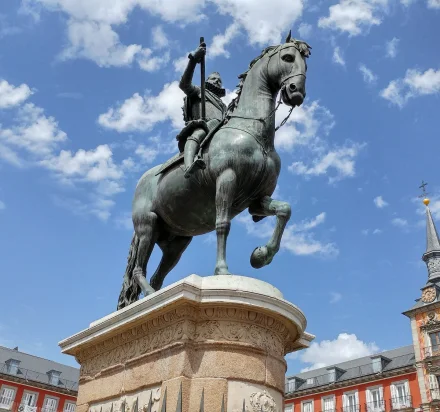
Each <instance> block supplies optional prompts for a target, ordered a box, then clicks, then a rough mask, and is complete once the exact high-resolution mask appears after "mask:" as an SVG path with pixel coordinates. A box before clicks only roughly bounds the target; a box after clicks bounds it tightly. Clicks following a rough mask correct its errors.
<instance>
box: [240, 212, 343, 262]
mask: <svg viewBox="0 0 440 412" xmlns="http://www.w3.org/2000/svg"><path fill="white" fill-rule="evenodd" d="M325 218H326V214H325V213H320V214H319V215H317V216H316V217H315V218H313V219H312V220H305V221H303V222H300V223H297V224H291V225H288V226H287V227H286V229H285V231H284V234H283V238H282V240H281V248H282V249H285V250H288V251H289V252H291V253H292V254H294V255H298V256H307V255H318V256H322V257H335V256H337V255H338V254H339V250H338V248H337V246H336V245H335V244H334V243H323V242H320V241H318V240H316V239H315V235H314V233H313V232H311V229H314V228H316V227H317V226H318V225H321V224H322V223H324V221H325ZM237 220H238V221H239V222H240V223H242V224H244V225H245V226H246V230H247V232H248V233H249V234H251V235H254V236H256V237H259V238H265V239H269V237H270V236H271V235H272V233H273V231H274V225H273V219H265V220H264V221H263V222H259V223H254V222H253V221H252V218H251V216H250V215H247V214H242V215H240V216H238V217H237Z"/></svg>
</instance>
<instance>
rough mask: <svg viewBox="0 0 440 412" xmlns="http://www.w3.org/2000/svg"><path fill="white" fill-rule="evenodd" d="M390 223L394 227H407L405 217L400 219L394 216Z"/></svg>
mask: <svg viewBox="0 0 440 412" xmlns="http://www.w3.org/2000/svg"><path fill="white" fill-rule="evenodd" d="M391 223H392V224H393V225H394V226H396V227H401V228H405V227H408V221H407V220H406V219H401V218H400V217H396V218H394V219H393V220H392V221H391Z"/></svg>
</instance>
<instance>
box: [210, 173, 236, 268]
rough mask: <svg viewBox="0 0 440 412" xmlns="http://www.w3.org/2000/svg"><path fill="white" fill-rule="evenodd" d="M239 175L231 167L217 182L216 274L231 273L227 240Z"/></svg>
mask: <svg viewBox="0 0 440 412" xmlns="http://www.w3.org/2000/svg"><path fill="white" fill-rule="evenodd" d="M236 185H237V176H236V175H235V172H234V171H233V170H231V169H227V170H225V171H224V172H223V173H222V174H221V175H220V176H219V177H218V178H217V182H216V194H215V207H216V219H215V230H216V232H217V263H216V265H215V272H214V274H215V275H230V273H229V270H228V265H227V263H226V241H227V239H228V235H229V231H230V229H231V208H232V202H233V201H234V195H235V188H236Z"/></svg>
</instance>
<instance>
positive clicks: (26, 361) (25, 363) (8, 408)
mask: <svg viewBox="0 0 440 412" xmlns="http://www.w3.org/2000/svg"><path fill="white" fill-rule="evenodd" d="M78 379H79V369H77V368H73V367H70V366H66V365H62V364H60V363H57V362H52V361H50V360H47V359H43V358H39V357H37V356H32V355H29V354H27V353H24V352H20V351H18V348H16V349H9V348H5V347H1V346H0V412H75V405H76V397H77V394H78Z"/></svg>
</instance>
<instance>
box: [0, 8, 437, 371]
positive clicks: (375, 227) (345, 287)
mask: <svg viewBox="0 0 440 412" xmlns="http://www.w3.org/2000/svg"><path fill="white" fill-rule="evenodd" d="M110 3H111V4H110ZM439 17H440V3H439V0H428V1H426V0H402V1H400V2H399V1H392V0H341V1H340V2H339V3H337V2H334V0H332V1H330V2H325V1H321V2H307V3H306V2H303V1H302V0H273V1H271V2H260V1H258V0H210V1H203V0H190V1H188V0H173V1H163V2H154V1H151V0H113V1H112V2H108V0H22V1H21V2H19V1H17V0H16V1H12V0H4V1H2V2H1V3H0V44H1V47H0V251H1V253H0V256H1V258H0V277H1V280H2V288H1V291H2V310H1V316H0V344H3V345H6V346H19V348H20V349H22V350H24V351H28V352H31V353H35V354H37V355H39V356H44V357H48V358H51V359H54V360H57V361H61V362H65V363H68V364H71V365H74V364H75V361H74V360H73V359H71V358H69V357H67V356H64V355H61V354H60V352H59V349H58V346H57V342H58V341H59V340H61V339H63V338H65V337H67V336H69V335H72V334H73V333H75V332H77V331H79V330H80V329H83V328H85V327H87V325H88V324H89V323H90V322H91V321H93V320H95V319H97V318H100V317H102V316H104V315H106V314H108V313H109V312H111V311H113V310H114V309H115V307H116V303H117V297H118V294H119V290H120V286H121V280H122V275H123V273H124V270H125V264H126V257H127V253H128V248H129V244H130V240H131V235H132V228H131V223H130V207H131V199H132V195H133V191H134V187H135V185H136V182H137V179H138V178H139V177H140V176H141V174H142V173H143V171H144V170H146V169H148V168H150V167H152V166H153V165H156V164H158V163H162V162H163V161H165V160H166V159H167V158H169V157H170V156H171V155H172V154H173V153H175V151H176V150H177V146H176V144H175V140H174V136H175V135H176V131H177V130H178V129H179V127H181V125H182V117H181V116H182V112H181V105H182V94H181V92H180V90H179V89H178V87H177V83H176V81H178V79H179V78H180V75H181V73H182V70H183V68H184V65H185V61H186V55H187V53H188V51H190V50H192V49H194V48H195V47H196V46H197V43H198V39H199V37H200V36H204V37H205V39H206V41H207V43H208V55H207V70H208V71H210V70H216V71H219V72H220V73H221V74H222V77H223V81H224V85H225V87H226V88H227V90H228V93H227V96H226V99H230V98H231V97H232V96H233V90H234V88H235V85H236V84H237V82H238V80H237V75H238V74H240V73H242V72H243V71H244V70H245V69H246V68H247V66H248V64H249V62H250V61H251V60H252V59H253V58H254V57H256V56H257V55H259V53H260V51H261V49H262V48H264V47H266V46H268V45H273V44H278V43H279V42H280V41H281V39H282V38H284V36H285V35H286V34H287V32H288V30H289V29H292V32H293V36H294V37H296V38H301V39H303V40H306V41H307V42H308V43H310V44H311V45H312V47H313V49H312V56H311V58H310V59H309V61H308V67H309V69H308V80H307V81H308V83H307V99H306V102H305V103H304V105H303V106H302V107H300V108H297V109H295V110H294V112H293V114H292V116H291V119H290V120H289V122H288V123H287V124H286V126H284V128H282V129H280V131H279V132H278V133H277V137H276V145H277V148H278V151H279V153H280V156H281V159H282V172H281V176H280V179H279V182H278V183H279V184H278V188H277V190H276V196H277V198H279V199H282V200H286V201H289V202H290V203H291V204H292V210H293V213H292V218H291V222H290V224H289V226H288V228H287V230H286V235H285V237H284V241H283V245H282V250H281V251H280V253H279V254H278V255H277V256H276V258H275V259H274V261H273V262H272V264H271V265H270V266H268V267H265V268H263V269H260V270H254V269H252V268H251V267H250V265H249V256H250V253H251V251H252V250H253V249H254V248H255V247H256V246H257V245H260V244H263V242H265V241H266V239H267V237H268V233H269V232H270V229H271V224H272V221H270V220H266V221H263V222H260V223H259V224H254V223H251V222H250V220H249V217H248V216H247V215H246V214H245V213H244V214H243V215H241V216H239V217H238V218H237V219H236V220H235V221H234V222H233V227H232V231H231V235H230V240H229V245H228V246H229V247H228V254H229V256H228V258H229V265H230V270H231V271H232V272H234V273H236V274H241V275H245V276H253V277H257V278H259V279H262V280H266V281H269V282H271V283H272V284H274V285H275V286H276V287H278V288H280V289H281V290H282V291H283V293H284V295H285V297H286V299H288V300H290V301H292V302H294V303H295V304H296V305H298V306H299V307H300V308H301V309H302V310H303V311H304V312H305V314H306V316H307V318H308V322H309V323H308V330H309V331H310V332H311V333H313V334H315V335H316V343H315V344H313V347H312V348H311V349H309V350H307V351H304V352H302V353H301V354H299V355H298V356H292V357H289V359H288V364H289V372H290V373H294V372H295V371H298V370H300V369H302V368H305V367H313V366H322V365H324V364H329V363H334V362H338V361H342V360H345V359H347V358H348V357H357V356H363V355H366V354H368V353H371V352H374V351H378V350H386V349H391V348H394V347H398V346H401V345H406V344H410V343H411V335H410V327H409V322H408V320H407V319H406V318H405V317H404V316H403V315H401V312H402V311H403V310H405V309H408V308H409V307H411V305H412V304H413V302H414V299H415V298H417V297H418V296H419V293H420V291H419V288H420V287H421V286H422V285H423V284H424V282H425V280H426V278H427V272H426V268H425V267H424V264H423V262H421V260H420V258H421V255H422V253H423V251H424V247H425V238H424V217H423V208H422V205H421V203H420V201H418V200H417V199H416V198H417V195H418V194H419V191H418V186H419V185H420V182H421V180H422V179H425V180H427V181H428V182H429V183H430V185H429V190H430V192H431V197H432V199H433V202H432V204H431V206H432V211H433V215H434V218H435V219H436V220H437V222H440V181H438V175H439V173H438V158H439V152H440V141H439V139H438V130H439V126H440V124H439V116H438V113H439V94H440V55H439V53H438V39H439V38H440V27H439V25H438V21H439ZM285 113H286V111H285V108H283V109H282V110H281V111H280V113H279V116H278V121H280V120H281V119H282V118H283V117H284V115H285ZM439 224H440V223H439ZM159 258H160V255H159V253H157V251H156V252H154V253H153V256H152V259H151V261H150V273H151V270H154V267H155V266H156V264H157V263H158V260H159ZM214 262H215V245H214V238H213V236H212V235H206V236H203V237H200V238H197V239H194V240H193V242H192V244H191V245H190V247H189V249H188V250H187V252H186V253H185V255H184V256H183V258H182V260H181V261H180V263H179V265H178V266H177V267H176V268H175V269H174V271H173V272H171V273H170V274H169V275H168V277H167V279H166V280H165V285H167V284H170V283H172V282H174V281H176V280H178V279H180V278H182V277H184V276H186V275H188V274H190V273H197V274H199V275H210V274H211V273H212V272H213V269H214Z"/></svg>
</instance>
